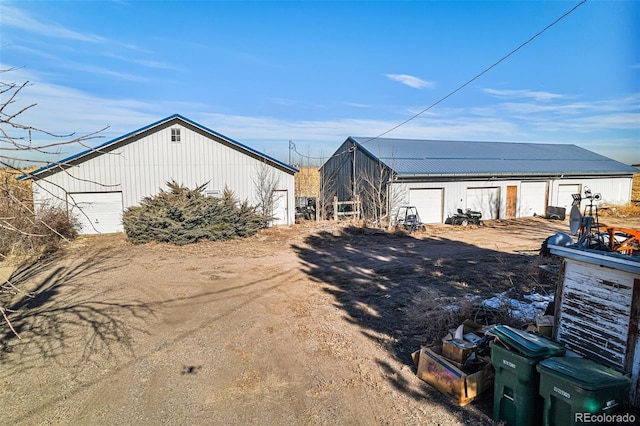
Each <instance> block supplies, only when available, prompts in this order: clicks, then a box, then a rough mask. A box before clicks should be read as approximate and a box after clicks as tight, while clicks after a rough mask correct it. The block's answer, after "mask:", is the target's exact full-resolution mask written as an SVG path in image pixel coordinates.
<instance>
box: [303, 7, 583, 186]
mask: <svg viewBox="0 0 640 426" xmlns="http://www.w3.org/2000/svg"><path fill="white" fill-rule="evenodd" d="M586 2H587V0H582V1H581V2H580V3H578V4H577V5H575V6H574V7H572V8H571V9H570V10H569V11H568V12H566V13H564V14H563V15H562V16H560V17H559V18H557V19H556V20H555V21H553V22H552V23H550V24H549V25H547V26H546V27H544V28H543V29H542V30H540V31H538V32H537V33H536V34H534V35H533V36H531V37H529V39H528V40H527V41H525V42H524V43H522V44H520V45H519V46H518V47H516V48H515V49H513V50H512V51H511V52H509V53H507V54H506V55H505V56H503V57H502V58H500V59H499V60H498V61H496V62H494V63H493V64H492V65H491V66H489V67H488V68H486V69H485V70H484V71H482V72H480V73H479V74H476V76H475V77H473V78H471V79H470V80H468V81H467V82H466V83H464V84H462V85H460V86H459V87H458V88H456V89H455V90H453V91H451V92H449V94H447V95H446V96H444V97H442V98H440V99H438V100H437V101H435V102H434V103H432V104H431V105H429V106H428V107H426V108H425V109H423V110H422V111H420V112H418V113H417V114H415V115H413V116H411V117H409V118H408V119H406V120H405V121H403V122H402V123H400V124H398V125H396V126H394V127H392V128H390V129H389V130H387V131H386V132H383V133H380V134H379V135H378V136H375V137H372V138H370V139H367V140H365V141H362V142H360V144H362V145H364V144H365V143H367V142H371V141H372V140H375V139H378V138H380V137H382V136H384V135H386V134H387V133H391V132H392V131H394V130H396V129H397V128H399V127H401V126H404V125H405V124H407V123H408V122H410V121H411V120H413V119H415V118H417V117H419V116H420V115H422V114H424V113H425V112H427V111H429V110H430V109H431V108H433V107H435V106H436V105H438V104H440V103H442V102H443V101H445V100H446V99H448V98H450V97H451V96H453V95H454V94H456V93H458V92H459V91H460V90H462V89H464V88H465V87H467V86H468V85H469V84H471V83H473V82H474V81H476V80H477V79H478V78H480V77H482V76H483V75H484V74H486V73H487V72H489V71H490V70H492V69H493V68H495V67H496V66H498V65H499V64H500V63H502V62H504V61H505V60H506V59H508V58H509V57H511V56H512V55H513V54H514V53H516V52H517V51H518V50H520V49H522V48H523V47H524V46H526V45H527V44H529V43H531V42H532V41H533V40H535V39H536V38H538V37H539V36H540V35H542V33H544V32H545V31H547V30H548V29H549V28H551V27H553V26H554V25H555V24H557V23H558V22H560V21H561V20H562V19H564V18H566V17H567V16H568V15H570V14H571V13H572V12H573V11H575V10H576V9H577V8H578V7H580V6H582V5H583V4H584V3H586ZM348 151H349V150H344V151H341V152H337V153H334V154H333V155H331V156H330V157H329V158H333V157H335V156H337V155H340V154H344V153H345V152H348ZM295 152H296V153H297V154H298V155H300V156H301V157H308V158H314V157H309V156H307V155H303V154H301V153H299V152H298V151H297V150H295ZM314 159H318V158H314ZM347 161H349V158H348V157H347V158H345V159H344V160H343V161H342V164H344V163H346V162H347ZM339 168H340V167H338V168H336V169H334V171H333V172H332V177H331V178H333V177H335V175H336V174H337V173H338V169H339Z"/></svg>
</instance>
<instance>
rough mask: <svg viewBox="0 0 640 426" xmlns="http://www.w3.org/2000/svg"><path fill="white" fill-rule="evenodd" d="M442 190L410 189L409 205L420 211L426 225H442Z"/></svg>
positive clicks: (421, 218)
mask: <svg viewBox="0 0 640 426" xmlns="http://www.w3.org/2000/svg"><path fill="white" fill-rule="evenodd" d="M442 191H443V189H442V188H436V189H410V190H409V203H410V204H411V205H412V206H415V207H416V208H417V209H418V214H419V215H420V220H421V221H422V222H424V223H442Z"/></svg>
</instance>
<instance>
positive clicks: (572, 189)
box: [554, 184, 580, 215]
mask: <svg viewBox="0 0 640 426" xmlns="http://www.w3.org/2000/svg"><path fill="white" fill-rule="evenodd" d="M572 194H580V185H573V184H571V185H558V193H557V197H556V199H555V200H554V201H555V204H554V206H556V207H564V208H565V209H567V215H568V214H569V210H571V204H572V203H573V197H571V195H572Z"/></svg>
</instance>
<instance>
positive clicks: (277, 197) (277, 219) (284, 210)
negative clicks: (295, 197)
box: [273, 189, 289, 225]
mask: <svg viewBox="0 0 640 426" xmlns="http://www.w3.org/2000/svg"><path fill="white" fill-rule="evenodd" d="M288 193H289V191H287V190H286V189H285V190H278V191H274V193H273V216H274V219H273V225H288V213H289V209H288V206H287V204H288V201H289V197H288Z"/></svg>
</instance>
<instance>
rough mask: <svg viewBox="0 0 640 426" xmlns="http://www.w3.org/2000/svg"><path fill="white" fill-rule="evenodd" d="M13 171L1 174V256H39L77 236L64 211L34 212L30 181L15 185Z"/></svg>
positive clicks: (43, 209)
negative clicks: (64, 240) (62, 241)
mask: <svg viewBox="0 0 640 426" xmlns="http://www.w3.org/2000/svg"><path fill="white" fill-rule="evenodd" d="M21 174H22V173H21V172H18V171H16V170H14V169H2V170H0V194H1V196H0V255H2V256H3V257H7V256H10V255H16V256H23V255H35V256H37V255H40V254H43V253H50V252H53V251H56V250H57V249H58V248H59V244H60V241H61V240H63V239H73V238H75V237H76V236H77V234H78V223H77V221H75V220H74V219H73V218H71V217H69V215H68V214H67V212H66V210H65V209H64V208H62V207H56V206H46V205H45V206H42V207H41V208H39V209H38V211H37V212H35V214H34V211H33V194H32V191H31V181H29V180H26V181H18V180H16V177H17V176H19V175H21Z"/></svg>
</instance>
